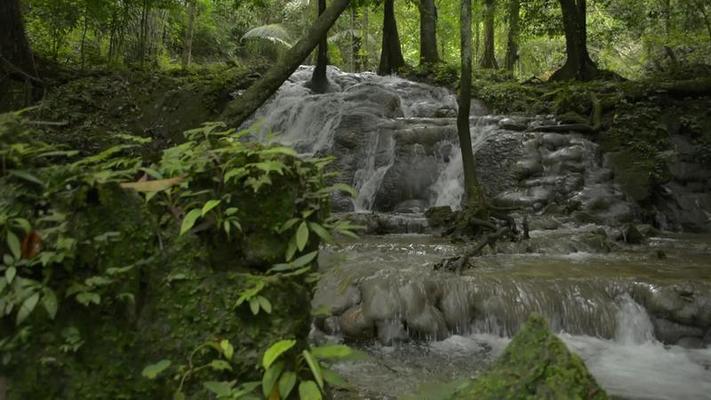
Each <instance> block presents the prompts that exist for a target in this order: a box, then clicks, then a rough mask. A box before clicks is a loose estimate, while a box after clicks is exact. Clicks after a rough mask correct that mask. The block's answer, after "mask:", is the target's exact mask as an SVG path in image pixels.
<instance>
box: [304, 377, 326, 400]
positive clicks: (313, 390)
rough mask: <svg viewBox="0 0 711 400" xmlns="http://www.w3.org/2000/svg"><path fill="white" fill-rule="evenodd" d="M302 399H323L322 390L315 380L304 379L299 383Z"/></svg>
mask: <svg viewBox="0 0 711 400" xmlns="http://www.w3.org/2000/svg"><path fill="white" fill-rule="evenodd" d="M299 399H300V400H321V399H322V397H321V391H319V390H318V386H316V383H315V382H314V381H304V382H301V383H300V384H299Z"/></svg>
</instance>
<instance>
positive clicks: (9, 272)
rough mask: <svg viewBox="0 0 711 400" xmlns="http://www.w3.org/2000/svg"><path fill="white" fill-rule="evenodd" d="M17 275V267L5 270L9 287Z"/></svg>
mask: <svg viewBox="0 0 711 400" xmlns="http://www.w3.org/2000/svg"><path fill="white" fill-rule="evenodd" d="M15 275H17V269H15V267H9V268H8V269H6V270H5V280H6V281H7V284H8V285H9V284H11V283H12V281H13V280H14V279H15Z"/></svg>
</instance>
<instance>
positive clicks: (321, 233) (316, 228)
mask: <svg viewBox="0 0 711 400" xmlns="http://www.w3.org/2000/svg"><path fill="white" fill-rule="evenodd" d="M309 228H311V230H312V231H313V232H314V233H315V234H317V235H318V237H320V238H321V239H323V241H324V242H326V243H333V236H331V234H330V233H329V232H328V231H327V230H326V228H324V227H323V226H321V225H319V224H317V223H315V222H309Z"/></svg>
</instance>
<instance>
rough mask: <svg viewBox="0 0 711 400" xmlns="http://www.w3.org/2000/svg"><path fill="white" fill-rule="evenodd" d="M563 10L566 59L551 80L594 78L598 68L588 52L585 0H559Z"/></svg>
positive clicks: (584, 79)
mask: <svg viewBox="0 0 711 400" xmlns="http://www.w3.org/2000/svg"><path fill="white" fill-rule="evenodd" d="M559 1H560V8H561V11H562V12H563V29H564V30H565V52H566V55H567V60H566V61H565V64H564V65H563V67H561V68H560V69H559V70H558V71H556V72H555V73H554V74H553V75H552V76H551V80H571V79H575V80H580V81H589V80H592V79H595V78H596V77H597V76H598V74H599V70H598V69H597V66H596V65H595V63H593V61H592V59H591V58H590V55H589V54H588V47H587V27H586V25H585V24H586V4H585V1H586V0H559Z"/></svg>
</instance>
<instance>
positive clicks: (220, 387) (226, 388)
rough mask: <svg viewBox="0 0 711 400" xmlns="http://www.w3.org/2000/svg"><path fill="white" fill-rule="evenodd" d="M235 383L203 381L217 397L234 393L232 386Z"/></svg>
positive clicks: (206, 387)
mask: <svg viewBox="0 0 711 400" xmlns="http://www.w3.org/2000/svg"><path fill="white" fill-rule="evenodd" d="M234 384H235V383H234V382H215V381H208V382H203V383H202V386H204V387H205V389H207V390H209V391H211V392H212V393H215V394H216V395H217V397H227V396H229V395H230V394H231V393H232V386H234Z"/></svg>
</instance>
